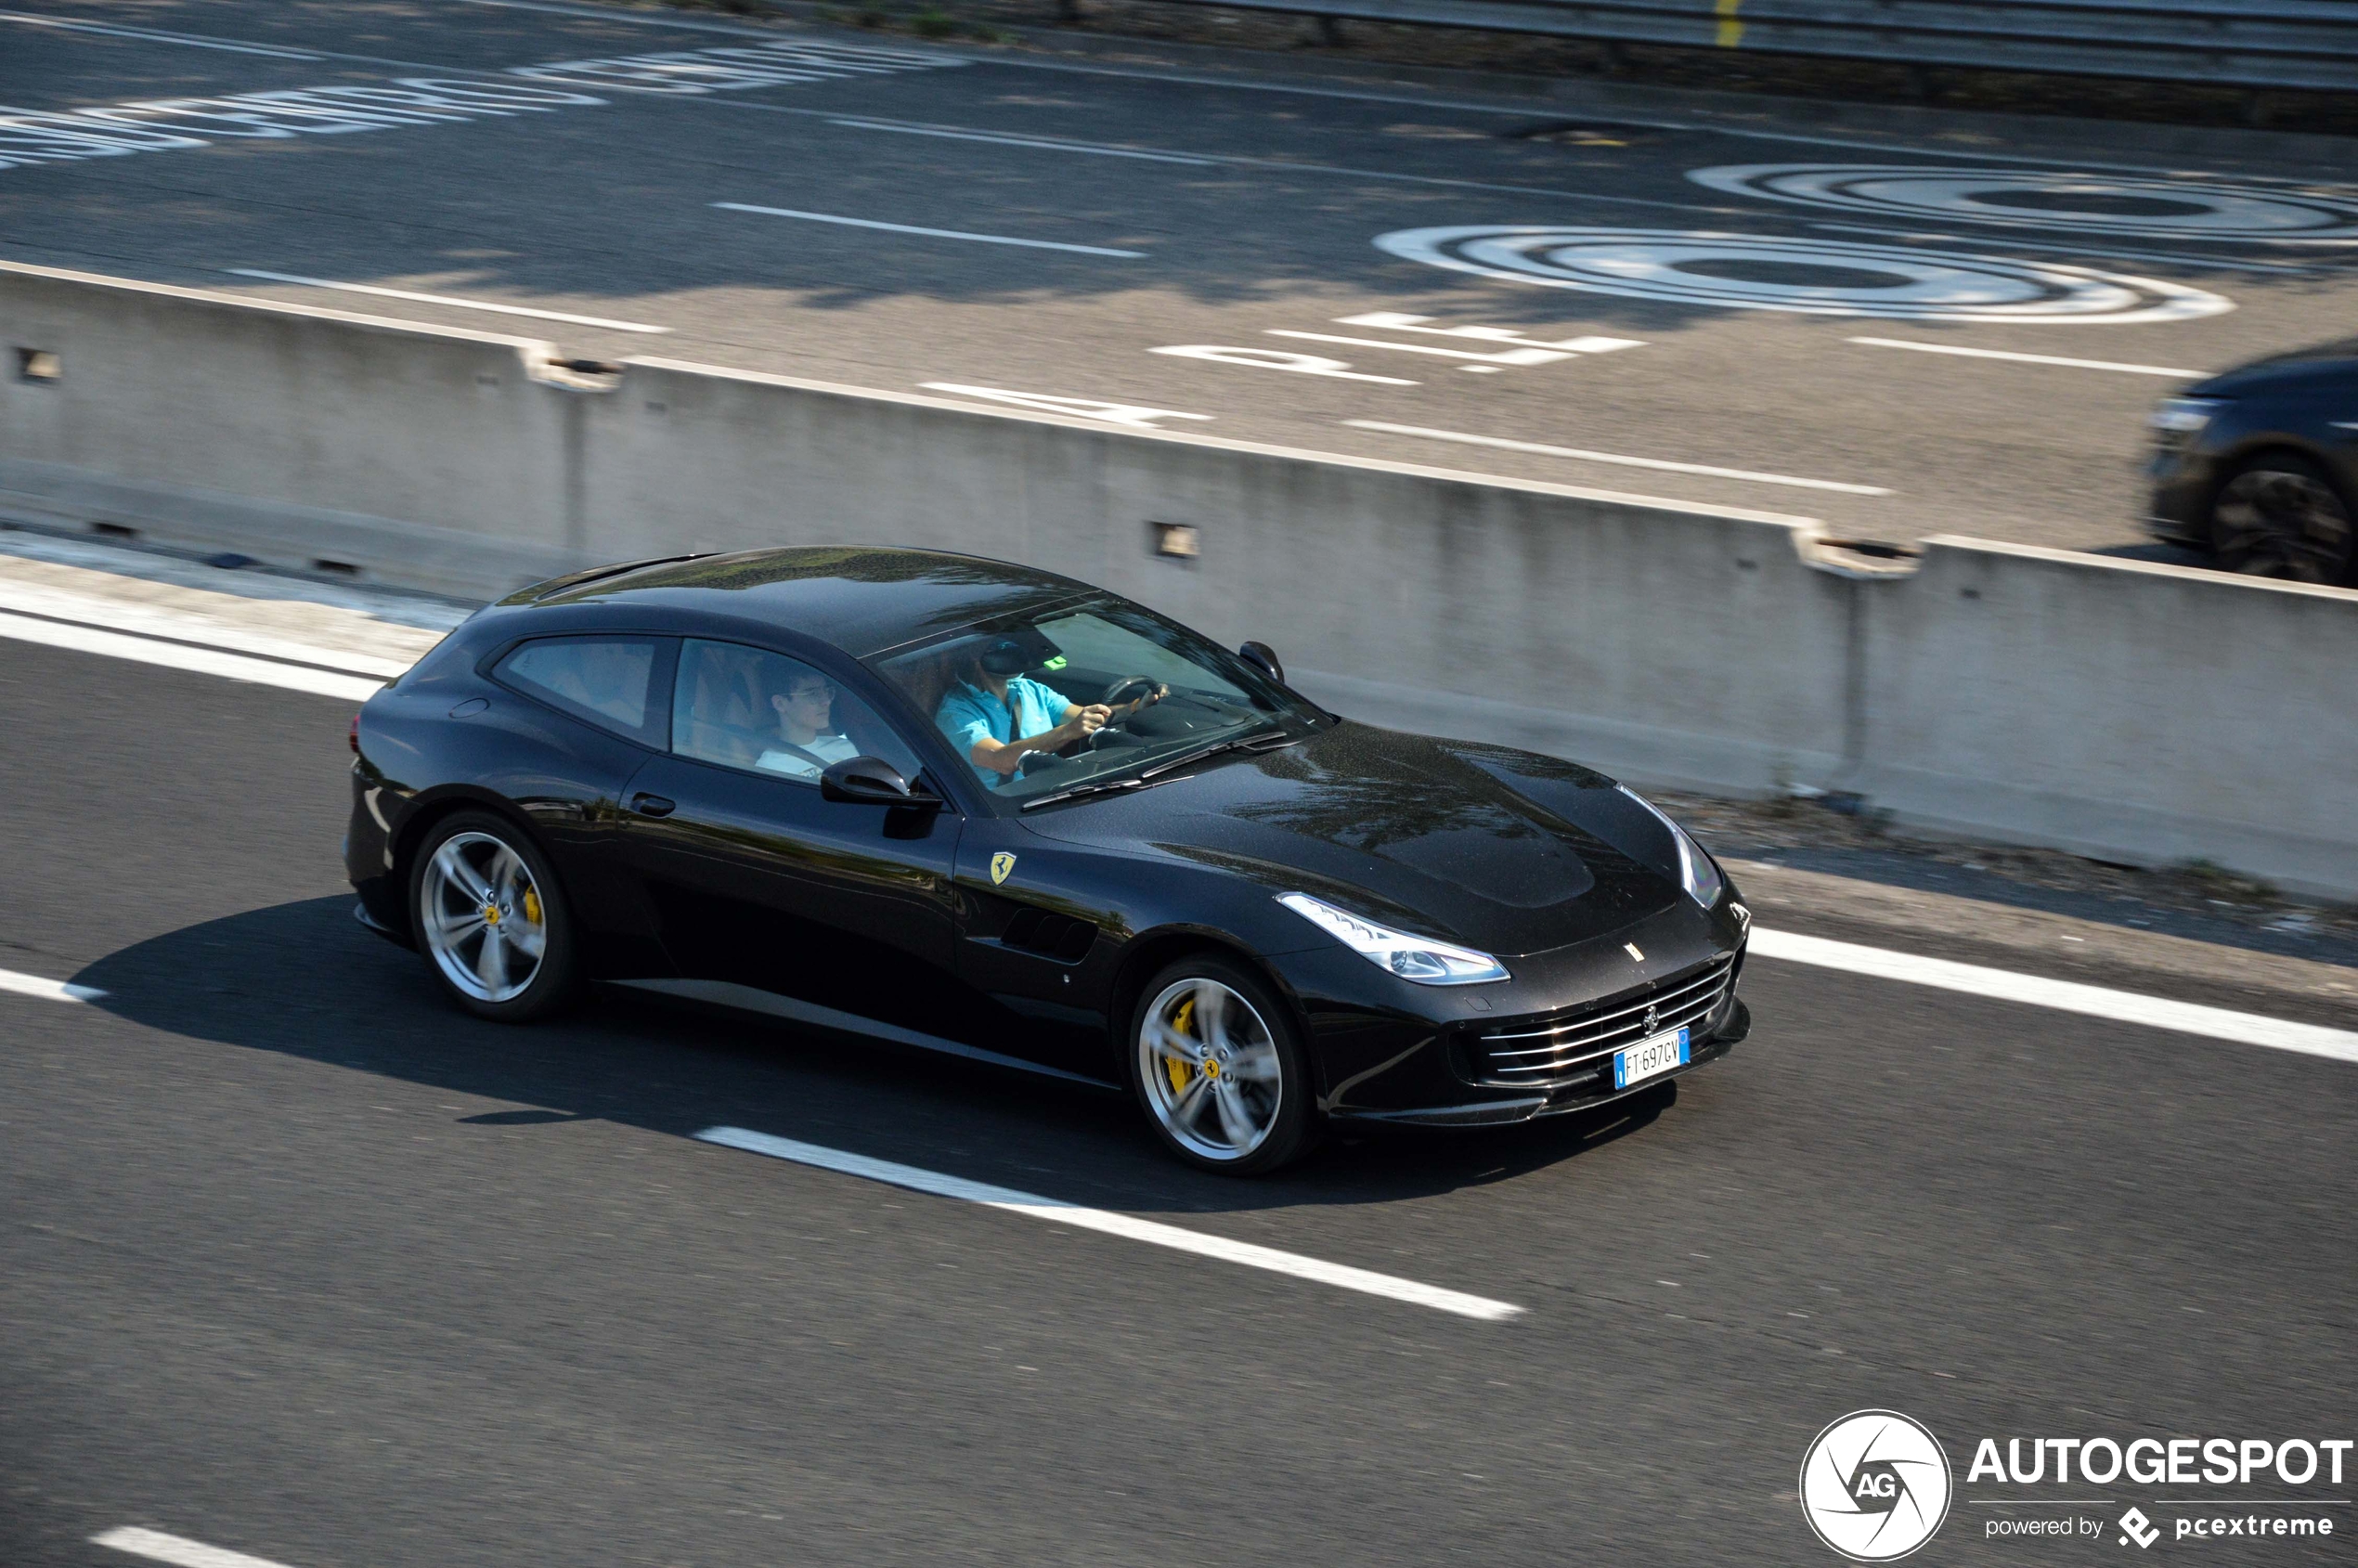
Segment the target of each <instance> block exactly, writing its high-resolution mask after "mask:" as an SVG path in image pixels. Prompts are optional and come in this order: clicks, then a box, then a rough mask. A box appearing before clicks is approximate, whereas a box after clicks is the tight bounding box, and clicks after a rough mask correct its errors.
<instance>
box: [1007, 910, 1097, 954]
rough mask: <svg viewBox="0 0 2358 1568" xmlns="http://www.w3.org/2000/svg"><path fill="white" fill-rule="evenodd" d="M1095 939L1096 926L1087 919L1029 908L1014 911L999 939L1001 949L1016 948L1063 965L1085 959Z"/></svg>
mask: <svg viewBox="0 0 2358 1568" xmlns="http://www.w3.org/2000/svg"><path fill="white" fill-rule="evenodd" d="M999 940H1000V943H1001V945H1003V946H1005V947H1019V948H1021V949H1023V951H1024V952H1036V953H1039V954H1040V955H1041V956H1042V957H1043V958H1054V959H1057V960H1059V961H1061V962H1063V963H1066V964H1078V963H1080V962H1081V961H1082V959H1083V958H1086V957H1088V956H1089V948H1090V945H1091V944H1092V943H1094V942H1095V940H1097V927H1095V926H1093V925H1091V924H1090V923H1089V922H1088V921H1086V920H1075V919H1073V918H1072V917H1071V916H1070V915H1065V914H1049V913H1048V912H1047V911H1046V910H1044V909H1035V908H1030V907H1027V908H1024V909H1020V910H1017V912H1016V917H1015V918H1014V919H1013V920H1010V921H1008V922H1007V928H1006V929H1005V930H1004V931H1003V932H1001V933H1000V936H999Z"/></svg>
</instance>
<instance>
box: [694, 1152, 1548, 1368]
mask: <svg viewBox="0 0 2358 1568" xmlns="http://www.w3.org/2000/svg"><path fill="white" fill-rule="evenodd" d="M696 1137H697V1138H698V1140H700V1141H701V1142H704V1143H708V1144H719V1145H721V1146H722V1147H728V1148H738V1149H745V1150H746V1151H748V1152H750V1153H753V1154H766V1155H768V1156H770V1157H771V1159H773V1160H792V1161H793V1162H794V1163H796V1164H797V1165H811V1166H816V1167H817V1168H819V1169H820V1170H823V1171H836V1172H840V1173H843V1174H845V1175H848V1176H858V1177H860V1178H862V1180H865V1181H871V1182H882V1183H884V1184H885V1185H886V1186H897V1187H905V1188H907V1189H908V1190H910V1191H912V1192H923V1193H930V1194H932V1195H934V1196H935V1197H938V1198H954V1199H959V1200H961V1201H962V1202H966V1203H978V1204H980V1205H981V1206H982V1207H984V1208H986V1209H996V1210H999V1211H1000V1212H1003V1213H1009V1214H1021V1215H1023V1216H1024V1217H1025V1218H1027V1219H1034V1220H1050V1221H1053V1222H1055V1223H1056V1224H1057V1225H1072V1226H1074V1227H1076V1228H1078V1229H1081V1230H1094V1231H1096V1232H1098V1233H1099V1234H1100V1235H1104V1236H1119V1237H1121V1238H1124V1239H1125V1240H1130V1241H1143V1242H1146V1243H1147V1244H1148V1245H1149V1246H1155V1247H1168V1248H1170V1249H1171V1250H1172V1251H1178V1252H1191V1253H1193V1254H1195V1255H1196V1256H1197V1257H1199V1258H1212V1259H1215V1260H1217V1261H1219V1262H1221V1263H1237V1264H1241V1265H1242V1266H1244V1267H1246V1268H1258V1269H1266V1270H1267V1271H1269V1272H1270V1273H1272V1274H1283V1275H1289V1276H1292V1277H1294V1278H1296V1279H1307V1280H1310V1281H1312V1282H1313V1283H1315V1284H1319V1285H1331V1286H1333V1287H1335V1288H1336V1289H1343V1290H1356V1291H1358V1292H1360V1293H1361V1294H1363V1295H1368V1296H1382V1297H1386V1298H1388V1299H1390V1300H1392V1301H1395V1302H1408V1303H1410V1304H1411V1305H1414V1306H1421V1307H1430V1308H1432V1310H1434V1311H1435V1312H1446V1313H1454V1314H1455V1315H1458V1316H1459V1317H1474V1318H1481V1319H1483V1320H1484V1321H1487V1322H1493V1323H1496V1322H1502V1321H1504V1320H1506V1319H1508V1318H1511V1317H1520V1316H1522V1311H1523V1309H1522V1308H1521V1307H1519V1306H1515V1305H1513V1304H1512V1303H1510V1302H1494V1301H1491V1300H1489V1299H1488V1298H1486V1297H1483V1296H1470V1295H1467V1294H1465V1293H1464V1292H1463V1291H1459V1290H1446V1289H1442V1288H1441V1287H1440V1286H1437V1285H1425V1284H1420V1283H1419V1282H1418V1281H1416V1280H1413V1279H1401V1278H1397V1277H1395V1276H1392V1275H1389V1274H1375V1273H1371V1272H1370V1271H1368V1270H1367V1269H1364V1268H1351V1267H1348V1266H1346V1265H1344V1264H1341V1263H1326V1262H1323V1261H1321V1260H1319V1259H1317V1258H1305V1257H1303V1256H1302V1255H1301V1254H1300V1253H1297V1252H1283V1251H1278V1250H1277V1249H1276V1248H1275V1247H1260V1246H1256V1245H1254V1244H1253V1243H1251V1242H1250V1241H1231V1240H1229V1239H1228V1238H1225V1237H1220V1236H1206V1235H1204V1234H1203V1233H1202V1232H1200V1231H1193V1230H1183V1229H1181V1228H1180V1227H1179V1226H1177V1225H1163V1224H1160V1223H1159V1222H1157V1221H1154V1220H1141V1219H1137V1218H1134V1217H1133V1216H1131V1215H1129V1214H1119V1213H1115V1212H1111V1211H1109V1210H1105V1209H1084V1208H1082V1206H1081V1205H1079V1204H1077V1203H1067V1202H1064V1201H1063V1200H1061V1199H1054V1198H1042V1197H1040V1196H1038V1195H1037V1194H1034V1193H1029V1192H1017V1190H1015V1189H1014V1188H1013V1187H1004V1186H989V1185H987V1184H985V1183H982V1182H970V1181H967V1180H965V1178H963V1177H959V1176H946V1175H943V1174H942V1173H939V1172H938V1171H926V1170H920V1169H919V1168H917V1167H916V1166H914V1165H899V1164H895V1163H894V1162H893V1161H891V1160H872V1159H870V1158H868V1157H867V1156H866V1155H862V1154H849V1153H847V1152H845V1151H844V1150H842V1149H836V1148H825V1147H821V1146H820V1145H818V1144H806V1143H801V1142H798V1141H797V1140H796V1139H793V1138H779V1137H772V1136H771V1135H770V1134H766V1133H755V1132H750V1131H748V1130H746V1129H745V1128H743V1127H707V1128H706V1129H705V1130H704V1131H703V1132H701V1133H698V1134H696Z"/></svg>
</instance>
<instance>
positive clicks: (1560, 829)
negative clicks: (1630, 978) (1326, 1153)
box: [1024, 721, 1686, 957]
mask: <svg viewBox="0 0 2358 1568" xmlns="http://www.w3.org/2000/svg"><path fill="white" fill-rule="evenodd" d="M1024 826H1025V827H1027V828H1028V829H1030V831H1032V832H1034V833H1037V834H1040V835H1042V836H1044V837H1049V838H1056V839H1061V840H1064V841H1066V842H1069V843H1079V844H1090V845H1095V846H1100V847H1103V848H1107V849H1123V850H1130V851H1135V850H1136V849H1137V848H1138V847H1139V846H1141V845H1144V846H1147V847H1148V848H1150V849H1155V850H1158V851H1160V852H1161V853H1164V854H1168V855H1172V856H1175V857H1178V858H1180V859H1183V860H1188V861H1193V862H1197V863H1198V864H1204V865H1212V866H1217V867H1220V868H1222V869H1224V870H1226V871H1229V872H1232V873H1234V874H1235V875H1240V876H1243V877H1247V878H1249V879H1250V880H1252V881H1254V882H1257V883H1259V884H1261V885H1262V886H1263V887H1265V888H1268V890H1269V891H1270V893H1271V894H1273V895H1274V894H1277V893H1283V892H1293V891H1300V892H1305V893H1310V894H1313V895H1314V896H1315V897H1318V898H1322V899H1326V900H1328V901H1329V902H1332V903H1335V904H1339V905H1341V907H1343V908H1345V909H1348V910H1352V911H1354V912H1356V913H1358V914H1363V915H1366V916H1367V917H1368V918H1370V919H1373V920H1379V921H1381V922H1383V923H1384V924H1386V925H1390V926H1396V927H1402V928H1404V929H1406V930H1407V931H1410V932H1412V933H1414V934H1416V935H1419V936H1429V937H1439V938H1442V939H1444V940H1450V941H1457V942H1461V943H1464V944H1466V945H1468V946H1471V947H1475V948H1479V949H1481V950H1483V952H1490V953H1495V954H1496V955H1498V956H1500V957H1514V956H1520V955H1523V954H1527V953H1533V952H1545V951H1547V950H1548V949H1551V948H1559V947H1563V946H1565V945H1567V944H1569V943H1573V942H1577V941H1583V940H1587V939H1588V938H1590V937H1594V936H1599V935H1601V934H1603V933H1605V932H1607V931H1611V930H1616V929H1618V928H1620V927H1624V926H1626V925H1627V924H1629V923H1630V922H1632V921H1635V920H1639V919H1642V918H1644V917H1646V916H1647V915H1650V914H1656V913H1659V912H1660V911H1661V910H1663V909H1665V908H1667V907H1669V906H1671V905H1673V904H1675V903H1676V902H1678V901H1679V900H1681V899H1684V898H1685V897H1686V895H1685V894H1684V893H1683V892H1682V891H1681V890H1680V888H1679V886H1678V878H1677V872H1676V865H1677V850H1676V849H1675V847H1673V846H1672V845H1671V843H1670V841H1669V836H1668V834H1667V832H1666V830H1665V829H1663V827H1662V825H1661V823H1659V822H1657V821H1655V820H1654V818H1653V817H1652V815H1651V814H1650V813H1649V812H1647V811H1646V810H1645V809H1644V808H1643V807H1641V806H1639V805H1638V804H1637V803H1636V802H1635V801H1633V800H1631V799H1630V798H1629V797H1627V796H1626V795H1624V794H1622V793H1621V792H1620V791H1619V790H1618V789H1616V788H1614V787H1613V781H1612V780H1610V779H1608V778H1605V777H1604V776H1603V775H1602V774H1599V773H1594V772H1591V771H1588V770H1587V769H1584V768H1580V767H1577V766H1576V765H1574V764H1572V763H1569V762H1561V761H1558V760H1556V759H1555V758H1543V757H1535V756H1533V755H1531V754H1530V753H1527V752H1517V751H1511V750H1508V749H1506V748H1503V747H1490V746H1479V745H1469V744H1467V743H1463V742H1449V741H1434V740H1430V739H1427V738H1425V737H1423V736H1419V735H1407V734H1401V733H1398V732H1393V731H1389V730H1378V729H1374V728H1371V727H1369V726H1367V725H1364V724H1354V723H1350V722H1348V721H1345V722H1344V723H1341V724H1339V725H1336V726H1334V727H1333V728H1331V729H1328V730H1323V731H1320V732H1317V733H1315V734H1314V735H1312V736H1310V737H1309V738H1307V739H1305V740H1303V741H1301V742H1299V743H1297V744H1296V745H1291V746H1289V747H1287V748H1286V749H1285V750H1283V751H1276V752H1269V753H1265V754H1263V755H1260V756H1240V757H1238V758H1235V759H1233V760H1229V761H1226V762H1224V763H1223V764H1220V765H1216V766H1213V767H1211V768H1208V769H1206V770H1205V771H1202V772H1199V773H1197V774H1194V775H1192V776H1190V777H1186V778H1182V779H1176V780H1173V782H1171V783H1169V784H1159V785H1157V786H1155V787H1154V788H1151V789H1144V790H1140V791H1138V792H1137V793H1136V794H1134V795H1127V796H1113V797H1103V798H1100V799H1095V800H1089V801H1082V802H1077V803H1076V804H1074V805H1073V806H1070V807H1067V808H1064V809H1061V810H1048V811H1043V812H1041V813H1039V814H1037V815H1035V816H1032V817H1027V818H1026V819H1024ZM1656 838H1658V839H1659V840H1660V842H1659V843H1658V844H1656V843H1653V842H1652V840H1654V839H1656ZM1303 929H1304V931H1305V933H1306V932H1308V931H1310V930H1311V927H1308V926H1306V925H1305V926H1304V927H1303ZM1305 945H1307V944H1306V943H1305Z"/></svg>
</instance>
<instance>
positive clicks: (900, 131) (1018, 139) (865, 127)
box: [827, 120, 1212, 169]
mask: <svg viewBox="0 0 2358 1568" xmlns="http://www.w3.org/2000/svg"><path fill="white" fill-rule="evenodd" d="M827 123H828V124H830V125H843V126H847V127H849V129H851V130H855V131H890V132H892V133H893V134H894V135H896V136H939V137H940V138H941V139H942V140H944V141H983V142H994V143H996V144H997V145H999V146H1001V147H1036V148H1041V149H1045V150H1047V151H1050V152H1084V153H1088V154H1090V155H1091V156H1093V157H1096V158H1135V159H1137V160H1139V161H1140V162H1147V163H1187V164H1192V165H1193V166H1195V167H1197V168H1199V169H1200V168H1209V167H1211V163H1212V160H1211V159H1209V158H1189V157H1185V156H1184V155H1182V154H1180V153H1176V152H1140V151H1137V150H1136V149H1133V148H1127V147H1099V146H1096V145H1095V144H1093V143H1089V142H1078V141H1046V140H1043V139H1042V138H1040V137H1037V136H992V135H990V134H989V133H987V132H983V131H943V130H937V129H935V128H934V127H933V126H931V125H896V124H893V123H890V122H889V121H884V120H830V121H828V122H827Z"/></svg>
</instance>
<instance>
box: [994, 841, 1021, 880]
mask: <svg viewBox="0 0 2358 1568" xmlns="http://www.w3.org/2000/svg"><path fill="white" fill-rule="evenodd" d="M1015 869H1016V858H1015V856H1013V855H1011V854H1009V853H1007V851H1006V850H1004V849H1002V850H1000V851H999V852H998V853H997V854H995V855H993V856H991V886H992V887H994V888H995V887H997V886H998V885H999V884H1000V883H1002V882H1004V881H1005V880H1006V879H1007V874H1008V873H1009V872H1011V871H1013V870H1015Z"/></svg>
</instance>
